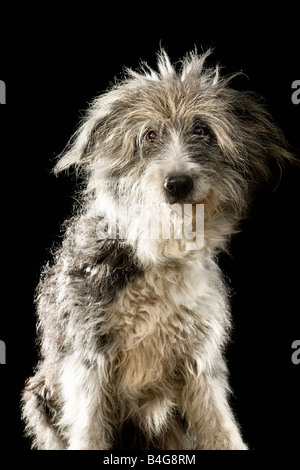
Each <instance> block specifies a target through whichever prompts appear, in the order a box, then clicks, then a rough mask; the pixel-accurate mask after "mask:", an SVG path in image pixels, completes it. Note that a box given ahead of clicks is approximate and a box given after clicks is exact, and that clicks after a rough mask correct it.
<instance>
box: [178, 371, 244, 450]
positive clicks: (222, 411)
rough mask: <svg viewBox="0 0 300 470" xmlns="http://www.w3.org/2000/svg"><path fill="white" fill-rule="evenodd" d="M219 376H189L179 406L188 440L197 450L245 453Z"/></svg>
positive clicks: (224, 384)
mask: <svg viewBox="0 0 300 470" xmlns="http://www.w3.org/2000/svg"><path fill="white" fill-rule="evenodd" d="M227 391H228V385H227V381H226V379H224V378H223V377H219V378H218V377H212V376H209V375H207V374H204V373H203V374H200V376H198V377H197V378H195V377H190V379H189V381H188V382H187V383H186V386H185V388H184V392H183V396H182V406H183V411H184V415H185V418H186V420H187V424H188V428H189V430H190V433H191V436H192V439H193V440H194V442H195V444H196V448H197V449H199V450H246V449H247V446H246V445H245V444H244V442H243V440H242V437H241V434H240V431H239V427H238V425H237V423H236V421H235V419H234V416H233V414H232V411H231V409H230V407H229V404H228V401H227V396H226V395H227Z"/></svg>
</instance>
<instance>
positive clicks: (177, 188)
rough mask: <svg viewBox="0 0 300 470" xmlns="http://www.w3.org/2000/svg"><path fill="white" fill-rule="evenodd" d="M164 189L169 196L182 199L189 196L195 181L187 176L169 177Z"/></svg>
mask: <svg viewBox="0 0 300 470" xmlns="http://www.w3.org/2000/svg"><path fill="white" fill-rule="evenodd" d="M164 188H165V190H166V191H167V193H168V195H169V196H172V197H174V198H178V199H180V198H183V197H185V196H187V195H188V194H189V192H190V191H191V190H192V188H193V180H192V178H191V177H190V176H187V175H173V176H167V177H166V178H165V182H164Z"/></svg>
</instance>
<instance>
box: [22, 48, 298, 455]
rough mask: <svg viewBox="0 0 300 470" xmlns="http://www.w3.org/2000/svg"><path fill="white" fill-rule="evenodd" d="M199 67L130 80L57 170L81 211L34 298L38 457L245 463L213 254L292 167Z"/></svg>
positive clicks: (97, 104)
mask: <svg viewBox="0 0 300 470" xmlns="http://www.w3.org/2000/svg"><path fill="white" fill-rule="evenodd" d="M210 53H211V51H210V50H208V51H207V52H205V53H202V54H199V53H198V52H197V51H196V50H195V51H192V52H190V53H189V54H187V55H186V56H185V57H184V58H183V59H182V61H181V62H180V63H177V64H176V65H174V64H172V63H171V61H170V59H169V57H168V55H167V53H166V52H165V51H164V50H160V51H159V52H158V62H157V70H156V71H155V70H153V69H152V68H150V67H148V65H147V64H145V63H143V64H142V65H141V66H140V68H139V69H138V70H137V71H133V70H131V69H126V75H125V78H123V79H122V80H120V82H118V83H116V84H115V85H114V86H112V88H111V89H109V90H108V91H107V92H105V93H103V94H102V95H100V96H99V97H97V98H96V99H95V100H94V101H93V102H92V104H91V105H90V107H89V108H88V110H87V113H86V116H85V118H84V119H83V121H82V122H81V125H80V127H79V128H78V130H77V132H76V133H75V134H74V136H73V137H72V138H71V140H70V142H69V144H68V146H67V148H66V149H65V150H64V152H63V154H62V155H60V157H59V159H58V161H57V163H56V166H55V173H59V172H61V171H63V170H68V169H70V168H73V169H75V170H76V173H77V175H78V176H79V177H80V178H81V179H82V184H81V185H80V198H81V204H80V205H78V206H77V207H76V208H75V209H74V213H73V215H72V217H71V218H70V219H69V220H68V221H67V222H66V223H65V226H64V230H65V231H64V237H63V241H62V243H61V245H60V246H59V247H58V248H56V251H55V254H54V261H53V263H51V264H47V265H46V266H45V268H44V270H43V273H42V276H41V280H40V283H39V286H38V288H37V295H36V305H37V315H38V340H39V345H40V360H39V363H38V365H37V367H36V370H35V374H34V375H33V377H31V378H29V379H28V380H27V382H26V385H25V388H24V391H23V394H22V414H23V419H24V421H25V428H26V433H27V435H28V436H30V438H31V439H32V446H33V448H36V449H50V450H51V449H79V450H97V449H99V450H109V449H113V450H114V449H145V450H152V449H158V450H181V449H199V450H202V449H212V450H215V449H218V450H223V449H224V450H225V449H228V450H243V449H247V448H248V446H247V444H246V443H245V442H244V440H243V438H242V434H241V431H240V428H239V425H238V423H237V420H236V418H235V416H234V414H233V412H232V410H231V408H230V404H229V397H230V386H229V382H228V371H227V366H226V362H225V358H224V352H225V348H226V344H227V342H228V340H229V338H230V331H231V319H230V308H229V300H228V299H229V295H228V288H227V286H226V283H225V282H224V280H223V276H222V272H221V270H220V268H219V267H218V262H217V255H218V254H219V253H220V252H221V251H222V250H226V249H227V247H228V243H229V241H230V238H231V236H232V234H234V233H236V232H237V231H238V230H239V229H240V221H241V220H242V219H244V218H245V217H246V215H247V209H248V207H249V204H250V202H251V200H252V199H253V196H254V195H255V192H256V189H257V188H258V186H259V185H260V184H261V183H263V182H264V181H267V180H268V179H269V175H270V173H271V168H272V166H273V163H272V162H275V166H279V167H280V168H281V167H282V166H283V165H284V163H285V162H290V161H292V158H293V157H292V155H291V153H290V152H289V150H288V146H287V143H286V141H285V138H284V137H283V134H282V132H281V131H280V130H279V128H278V127H277V126H276V124H274V122H273V121H272V119H271V117H270V115H269V113H268V111H267V110H266V109H265V107H264V105H263V104H262V103H261V102H260V99H258V98H257V97H255V96H254V95H253V94H251V93H249V92H246V91H237V90H236V89H234V88H233V87H232V86H231V83H232V80H233V77H234V76H224V77H223V76H221V75H220V71H219V67H218V66H217V67H210V66H208V65H207V58H208V56H209V54H210ZM75 170H74V171H75Z"/></svg>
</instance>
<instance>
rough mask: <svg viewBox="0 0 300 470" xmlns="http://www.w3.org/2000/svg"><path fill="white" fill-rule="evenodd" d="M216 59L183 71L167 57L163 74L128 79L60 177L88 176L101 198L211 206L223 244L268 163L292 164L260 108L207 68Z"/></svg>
mask: <svg viewBox="0 0 300 470" xmlns="http://www.w3.org/2000/svg"><path fill="white" fill-rule="evenodd" d="M209 53H210V51H208V52H207V53H205V54H203V55H198V54H197V53H195V52H193V53H190V54H189V55H188V56H187V57H186V58H185V59H184V60H183V61H182V62H181V64H180V66H179V67H178V69H176V68H175V67H174V66H173V65H172V64H171V63H170V60H169V58H168V57H167V55H166V53H165V52H164V51H161V52H160V53H159V60H158V72H155V71H153V70H152V69H150V68H149V67H147V66H146V65H144V66H143V67H142V69H141V70H140V71H139V72H134V71H131V70H127V77H126V78H125V79H124V80H123V81H122V82H121V83H119V84H118V85H116V86H114V87H113V88H112V89H111V90H110V91H108V92H107V93H105V94H103V95H101V96H100V97H98V98H97V99H95V101H94V102H93V103H92V105H91V107H90V109H89V110H88V112H87V115H86V117H85V119H84V121H83V123H82V125H81V127H80V128H79V130H78V132H77V133H76V134H75V136H74V137H73V139H72V140H71V142H70V145H69V147H68V149H67V151H66V153H65V154H64V155H63V156H62V158H61V159H60V160H59V161H58V163H57V165H56V167H55V171H56V172H59V171H61V170H64V169H67V168H69V167H70V166H71V165H74V166H75V167H76V168H77V169H83V170H84V174H85V176H86V179H87V193H88V194H89V195H90V196H91V195H92V197H93V198H96V199H97V197H99V195H100V199H101V198H102V199H103V197H104V196H103V195H104V193H108V192H109V194H110V196H111V197H112V198H114V200H115V201H116V200H117V198H118V197H119V198H120V197H122V198H124V197H126V198H127V200H129V201H130V203H131V204H133V203H136V204H143V205H147V204H148V205H149V203H151V204H160V205H161V204H163V205H168V206H172V205H174V204H175V205H178V204H179V205H182V204H193V205H195V204H204V207H205V216H206V239H210V240H211V246H214V245H218V244H219V243H221V240H224V239H226V237H227V236H228V235H230V234H231V233H232V232H233V231H234V230H235V228H236V224H237V221H238V220H239V219H240V218H241V216H243V215H244V212H245V209H246V208H247V206H248V202H249V200H250V199H251V195H252V194H253V189H254V188H255V187H256V186H257V184H258V183H259V182H260V181H262V180H265V179H266V178H267V177H268V174H269V163H270V162H271V161H276V162H277V163H278V164H279V165H280V166H281V165H282V164H283V163H284V162H285V161H286V160H291V159H292V156H291V155H290V154H289V152H288V151H287V146H286V144H285V140H284V138H283V135H282V133H281V131H280V130H279V129H278V127H277V126H276V125H275V124H274V123H273V122H272V119H271V118H270V115H269V114H268V112H267V111H266V109H265V108H264V107H263V105H262V104H261V103H260V102H259V100H258V99H256V98H254V97H253V96H252V95H251V94H249V93H247V92H240V91H236V90H234V89H232V88H231V87H230V82H231V80H232V77H225V78H221V77H220V76H219V69H218V67H217V68H214V69H212V68H208V67H206V66H205V61H206V58H207V56H208V55H209ZM104 188H105V189H104ZM104 199H105V198H104Z"/></svg>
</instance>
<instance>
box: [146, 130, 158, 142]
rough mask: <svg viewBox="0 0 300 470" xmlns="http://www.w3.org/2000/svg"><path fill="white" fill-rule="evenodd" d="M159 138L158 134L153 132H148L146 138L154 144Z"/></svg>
mask: <svg viewBox="0 0 300 470" xmlns="http://www.w3.org/2000/svg"><path fill="white" fill-rule="evenodd" d="M156 136H157V132H155V131H153V130H151V131H148V132H147V134H146V136H145V139H146V140H147V141H148V142H153V141H154V139H155V137H156Z"/></svg>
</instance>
